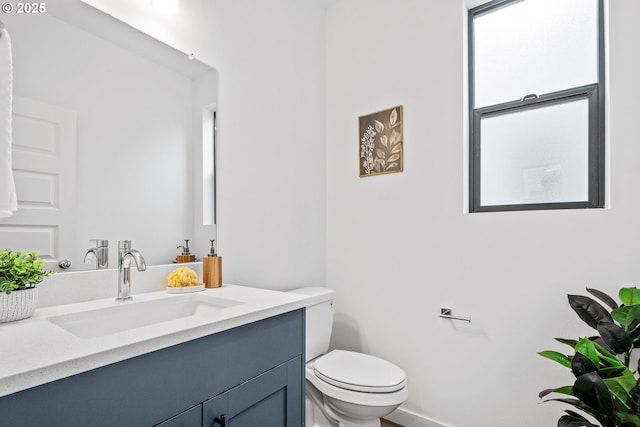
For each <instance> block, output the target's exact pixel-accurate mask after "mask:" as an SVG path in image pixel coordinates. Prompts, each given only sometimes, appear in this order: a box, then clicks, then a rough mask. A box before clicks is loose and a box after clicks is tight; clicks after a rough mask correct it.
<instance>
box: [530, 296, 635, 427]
mask: <svg viewBox="0 0 640 427" xmlns="http://www.w3.org/2000/svg"><path fill="white" fill-rule="evenodd" d="M587 291H588V292H589V293H590V294H591V295H593V296H594V297H595V298H597V299H598V300H600V301H602V302H603V303H604V305H605V306H606V307H607V308H605V307H604V306H603V305H602V304H600V303H599V302H598V301H596V300H594V299H593V298H590V297H588V296H582V295H569V296H568V297H569V305H570V306H571V308H572V309H573V311H575V312H576V314H578V316H579V317H580V319H582V320H583V321H584V322H585V323H586V324H587V325H589V326H590V327H591V328H593V329H595V330H596V331H597V334H596V335H594V336H590V337H583V338H579V339H577V340H574V339H565V338H556V341H558V342H561V343H563V344H566V345H568V346H569V347H571V349H572V352H571V353H570V354H564V353H561V352H558V351H553V350H546V351H541V352H540V353H539V354H540V355H541V356H543V357H546V358H548V359H551V360H553V361H555V362H558V363H559V364H560V365H562V366H564V367H565V368H568V369H569V370H570V371H571V372H572V373H573V375H574V377H575V381H574V382H573V384H571V385H566V386H562V387H557V388H552V389H547V390H543V391H542V392H540V394H539V396H540V398H544V397H546V396H548V395H549V394H551V393H556V394H560V395H563V396H562V397H557V398H551V399H547V400H545V402H548V401H558V402H563V403H566V404H568V405H571V406H573V407H574V408H575V409H577V411H574V410H565V414H564V415H562V416H561V417H560V419H559V420H558V427H640V383H639V379H638V357H637V354H633V352H634V350H635V349H636V348H640V289H637V288H635V287H633V288H622V289H620V291H619V293H618V298H619V300H620V304H618V302H616V301H615V300H614V299H613V298H611V297H610V296H609V295H607V294H606V293H604V292H601V291H598V290H596V289H589V288H587ZM632 365H633V366H632Z"/></svg>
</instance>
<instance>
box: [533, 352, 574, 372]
mask: <svg viewBox="0 0 640 427" xmlns="http://www.w3.org/2000/svg"><path fill="white" fill-rule="evenodd" d="M538 354H539V355H540V356H542V357H546V358H547V359H551V360H553V361H554V362H558V363H559V364H561V365H562V366H564V367H565V368H569V369H571V358H570V357H569V356H567V355H565V354H562V353H560V352H558V351H553V350H545V351H541V352H539V353H538Z"/></svg>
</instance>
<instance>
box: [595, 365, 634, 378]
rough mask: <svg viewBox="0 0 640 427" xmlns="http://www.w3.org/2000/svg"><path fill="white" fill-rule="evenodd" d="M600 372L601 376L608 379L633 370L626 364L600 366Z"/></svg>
mask: <svg viewBox="0 0 640 427" xmlns="http://www.w3.org/2000/svg"><path fill="white" fill-rule="evenodd" d="M598 373H599V374H600V378H602V379H607V378H615V377H619V376H621V375H627V374H629V373H631V371H630V370H629V368H627V367H626V366H612V367H609V368H600V369H598Z"/></svg>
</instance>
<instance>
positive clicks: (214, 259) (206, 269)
mask: <svg viewBox="0 0 640 427" xmlns="http://www.w3.org/2000/svg"><path fill="white" fill-rule="evenodd" d="M209 241H210V242H211V249H210V250H209V254H207V256H206V257H204V258H203V259H202V275H203V282H204V287H205V288H219V287H220V286H222V257H221V256H218V255H216V250H215V247H214V246H213V242H215V240H209Z"/></svg>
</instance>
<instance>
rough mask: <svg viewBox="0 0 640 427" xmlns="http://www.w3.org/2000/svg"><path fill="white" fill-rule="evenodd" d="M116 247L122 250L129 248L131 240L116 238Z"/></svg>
mask: <svg viewBox="0 0 640 427" xmlns="http://www.w3.org/2000/svg"><path fill="white" fill-rule="evenodd" d="M118 248H119V249H124V250H129V249H131V240H118Z"/></svg>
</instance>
